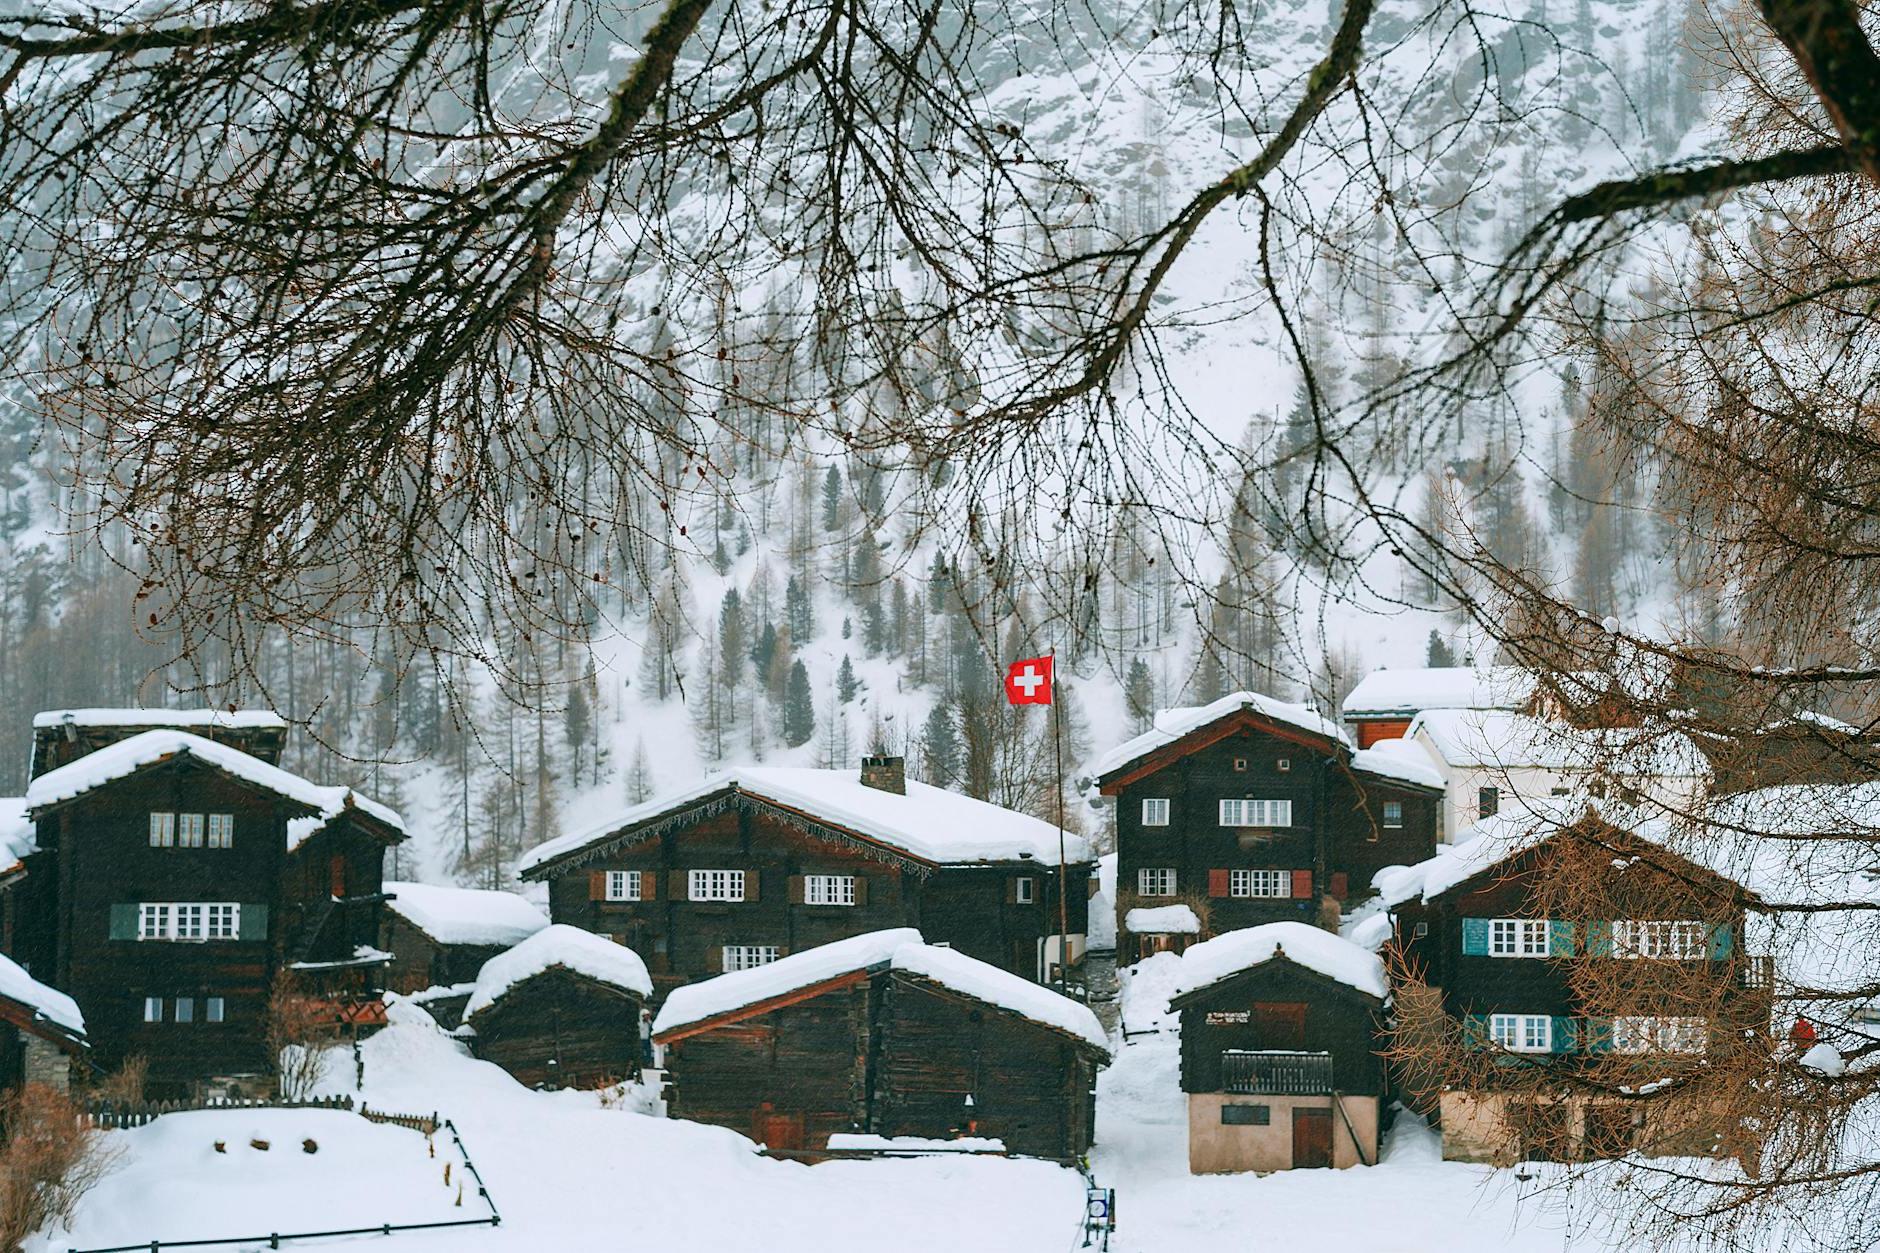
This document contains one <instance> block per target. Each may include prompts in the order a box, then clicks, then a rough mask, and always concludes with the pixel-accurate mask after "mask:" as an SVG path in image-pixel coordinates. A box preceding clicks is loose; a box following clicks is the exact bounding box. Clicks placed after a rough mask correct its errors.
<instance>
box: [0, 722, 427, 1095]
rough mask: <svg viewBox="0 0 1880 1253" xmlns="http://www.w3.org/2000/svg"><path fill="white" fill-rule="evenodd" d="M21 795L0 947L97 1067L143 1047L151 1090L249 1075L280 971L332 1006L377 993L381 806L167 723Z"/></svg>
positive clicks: (387, 823) (386, 825)
mask: <svg viewBox="0 0 1880 1253" xmlns="http://www.w3.org/2000/svg"><path fill="white" fill-rule="evenodd" d="M26 804H27V809H28V813H29V815H30V817H31V819H32V821H33V825H34V851H32V852H30V853H29V854H28V855H27V856H26V857H25V859H24V861H25V874H24V876H23V877H22V878H20V879H19V880H18V882H16V883H15V884H13V885H12V886H11V887H9V888H7V889H6V892H7V894H8V896H9V898H10V899H9V901H8V908H9V912H11V913H13V915H14V918H13V925H12V928H11V936H10V940H11V953H12V956H13V957H14V958H15V959H16V960H17V961H19V962H20V964H21V965H23V966H25V967H26V968H27V969H28V970H30V971H31V972H32V973H33V974H34V976H35V977H39V978H44V979H48V980H49V981H51V982H53V983H54V984H56V985H57V986H59V987H61V988H64V989H65V990H66V991H67V992H68V993H69V994H70V995H71V996H72V997H73V998H74V999H75V1000H76V1001H77V1002H78V1004H79V1005H80V1006H81V1007H82V1009H83V1011H84V1014H85V1018H86V1022H87V1024H88V1026H89V1031H90V1040H91V1044H92V1050H93V1060H94V1063H95V1064H96V1065H97V1066H98V1067H100V1068H101V1069H104V1070H111V1069H114V1068H115V1067H116V1066H117V1065H118V1064H119V1063H120V1062H121V1061H123V1059H124V1058H126V1057H128V1056H130V1055H132V1054H137V1055H141V1056H143V1057H145V1058H147V1059H148V1061H149V1065H150V1069H149V1076H150V1086H151V1090H152V1092H153V1093H154V1094H166V1093H167V1094H175V1093H179V1092H182V1091H184V1090H187V1089H190V1088H193V1087H198V1086H203V1085H208V1086H212V1087H216V1088H221V1089H223V1090H226V1089H227V1086H228V1085H229V1084H230V1083H236V1084H239V1085H240V1086H242V1087H244V1088H248V1087H253V1086H259V1079H258V1077H259V1076H264V1075H266V1074H267V1073H269V1072H270V1071H271V1069H272V1067H271V1064H270V1059H269V1057H268V1056H267V1052H266V1049H265V1047H264V1044H263V1039H264V1032H265V1017H266V1008H267V1001H268V996H269V992H270V988H271V986H272V983H273V980H274V978H275V976H276V975H277V973H278V972H280V971H281V970H283V969H284V968H292V969H296V970H298V971H299V972H300V974H301V976H302V983H303V985H304V986H305V987H307V988H309V989H310V990H312V991H314V992H316V993H318V994H321V995H324V996H327V997H328V998H330V999H331V1001H332V1002H333V1004H334V1008H335V1013H336V1015H344V1014H352V1015H355V1016H357V1015H358V1014H359V1013H361V1012H362V1011H361V1010H360V1009H359V1007H360V1006H370V1005H372V1004H376V1001H377V996H378V988H379V981H378V975H379V972H380V971H381V970H382V968H383V966H384V964H385V961H386V955H385V954H383V953H382V952H380V951H379V950H377V949H376V948H375V947H374V945H375V944H376V942H377V937H378V909H379V906H380V903H381V901H382V900H383V894H382V892H381V886H382V873H383V872H382V864H383V860H384V851H385V849H386V847H387V846H388V845H390V844H392V843H394V842H396V841H398V840H401V839H403V838H404V832H403V827H402V824H401V822H400V820H399V818H398V815H397V814H395V813H393V812H392V811H390V810H388V809H386V808H384V807H383V806H380V805H377V804H375V803H373V802H371V801H369V800H366V799H365V798H363V797H360V796H358V795H357V794H356V793H354V792H352V791H350V790H349V789H347V788H344V787H322V786H319V785H315V784H312V783H310V782H308V781H307V780H305V779H302V778H300V777H299V776H297V775H294V774H291V773H289V772H287V771H285V770H282V769H280V768H279V767H277V766H273V765H270V764H268V763H267V762H265V761H263V760H261V759H260V758H257V757H253V756H250V755H249V754H247V753H245V752H242V751H240V750H239V749H236V748H233V747H231V746H229V745H227V744H224V743H220V742H217V741H214V740H209V739H205V738H203V737H201V736H198V735H195V734H194V733H192V732H189V731H180V730H165V729H159V730H146V731H141V732H138V733H137V734H135V735H132V736H130V737H128V738H125V739H122V740H119V741H116V742H113V743H108V744H105V745H104V746H102V747H99V748H96V749H95V750H93V751H92V752H89V753H87V754H85V755H84V756H80V757H76V758H74V759H72V760H70V761H68V762H67V763H66V764H64V765H62V766H59V767H56V768H54V769H51V770H49V771H47V772H46V773H44V774H41V775H39V776H37V777H36V778H34V779H33V781H32V782H31V784H30V785H29V787H28V790H27V795H26Z"/></svg>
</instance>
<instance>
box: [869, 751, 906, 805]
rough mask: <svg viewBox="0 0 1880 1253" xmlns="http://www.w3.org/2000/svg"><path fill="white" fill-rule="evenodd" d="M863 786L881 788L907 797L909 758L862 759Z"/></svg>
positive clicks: (883, 757)
mask: <svg viewBox="0 0 1880 1253" xmlns="http://www.w3.org/2000/svg"><path fill="white" fill-rule="evenodd" d="M862 786H863V787H872V788H880V789H881V790H882V791H884V792H893V793H894V794H895V795H896V796H906V795H907V758H905V757H886V756H869V757H864V758H862Z"/></svg>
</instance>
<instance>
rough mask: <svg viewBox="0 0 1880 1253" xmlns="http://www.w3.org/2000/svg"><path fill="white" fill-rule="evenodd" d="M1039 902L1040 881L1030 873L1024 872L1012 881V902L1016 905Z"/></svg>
mask: <svg viewBox="0 0 1880 1253" xmlns="http://www.w3.org/2000/svg"><path fill="white" fill-rule="evenodd" d="M1037 902H1038V882H1037V880H1035V879H1033V878H1032V877H1031V876H1030V875H1028V874H1022V875H1020V876H1018V878H1016V879H1014V880H1013V881H1012V903H1013V904H1015V905H1035V904H1037Z"/></svg>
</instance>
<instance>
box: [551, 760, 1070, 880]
mask: <svg viewBox="0 0 1880 1253" xmlns="http://www.w3.org/2000/svg"><path fill="white" fill-rule="evenodd" d="M733 792H735V793H738V794H741V795H744V796H748V797H751V798H754V799H756V800H759V801H763V802H767V803H769V804H771V805H774V806H777V807H779V808H781V809H786V810H794V811H796V812H797V813H801V814H803V815H806V816H807V817H810V818H812V819H814V820H816V821H817V822H820V823H822V824H824V825H825V826H830V827H835V828H838V829H840V830H843V831H848V832H851V833H853V834H854V835H856V836H859V837H861V838H862V839H864V840H868V841H870V842H872V843H876V844H883V845H887V846H889V847H891V848H894V849H897V850H899V851H900V852H902V853H905V854H907V855H909V856H911V857H913V858H916V859H917V860H920V861H924V862H929V863H932V864H934V865H946V866H951V865H970V864H974V863H979V862H1003V861H1019V860H1025V859H1029V860H1032V861H1036V862H1040V863H1044V864H1049V865H1056V864H1057V860H1058V829H1057V828H1056V827H1055V826H1053V825H1052V824H1050V823H1048V822H1045V821H1043V820H1041V819H1038V818H1033V817H1032V816H1031V815H1030V814H1021V813H1018V812H1016V811H1015V810H1010V809H1005V808H1002V807H1000V806H998V805H994V804H991V803H989V802H987V801H982V800H975V799H973V798H972V797H970V796H962V795H961V794H960V793H958V792H949V791H947V790H946V789H945V788H937V787H930V786H929V785H927V784H925V783H916V782H914V781H912V780H909V781H908V784H907V793H906V795H902V794H900V793H898V792H888V791H884V790H882V789H881V788H875V787H869V786H868V785H867V784H865V783H863V782H862V781H861V778H860V776H859V775H858V774H856V773H855V772H854V771H849V770H813V769H809V768H806V767H790V766H735V767H732V768H730V769H727V770H719V771H714V772H713V773H711V774H708V775H706V776H705V777H704V778H703V779H700V780H699V781H698V782H697V783H695V784H693V785H691V786H690V787H686V788H681V789H678V790H676V791H671V792H666V793H663V794H661V795H659V796H655V797H654V798H652V799H651V800H649V801H646V802H645V803H643V804H640V805H635V806H633V807H632V808H631V809H628V810H626V811H624V812H622V813H620V814H617V815H615V816H614V817H613V818H610V819H609V820H608V821H607V822H605V823H603V824H601V825H600V826H598V827H593V828H590V829H589V830H587V831H582V832H579V833H577V834H574V835H565V836H562V837H561V838H559V839H554V840H550V841H548V842H547V843H545V844H540V845H537V846H536V847H535V848H533V849H531V850H530V851H529V852H528V853H527V854H526V855H525V856H524V857H523V859H522V865H521V867H520V869H521V871H522V872H523V873H525V874H526V873H527V872H528V871H530V870H532V869H534V868H536V867H538V866H542V865H546V864H547V863H549V862H551V861H555V860H557V859H558V858H561V857H565V856H567V855H568V854H570V853H575V852H579V851H581V850H583V849H585V848H587V847H589V846H590V845H595V844H600V843H604V842H606V841H608V840H611V839H614V838H615V837H618V836H622V835H626V834H629V833H631V832H632V831H633V829H634V828H636V827H639V826H641V825H643V824H646V823H649V822H652V821H654V820H655V819H659V818H664V817H668V816H671V815H673V814H676V813H680V812H683V811H685V810H687V809H689V808H691V807H692V806H693V805H695V804H698V803H699V802H701V801H705V800H707V799H710V798H712V797H715V796H718V795H719V794H721V793H724V794H729V793H733ZM1063 839H1064V856H1065V857H1066V858H1067V859H1068V860H1069V861H1070V862H1071V863H1072V864H1082V863H1085V862H1088V861H1089V860H1090V845H1089V843H1088V842H1087V841H1086V840H1085V839H1084V837H1083V836H1081V835H1077V834H1075V833H1069V832H1067V833H1065V835H1064V837H1063Z"/></svg>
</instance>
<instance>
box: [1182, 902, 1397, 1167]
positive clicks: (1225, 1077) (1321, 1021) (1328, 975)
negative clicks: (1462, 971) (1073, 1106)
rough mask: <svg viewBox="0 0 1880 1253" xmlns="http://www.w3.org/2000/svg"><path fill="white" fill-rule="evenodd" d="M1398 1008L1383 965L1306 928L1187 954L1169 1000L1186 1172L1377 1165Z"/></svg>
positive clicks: (1257, 930) (1225, 941) (1216, 943)
mask: <svg viewBox="0 0 1880 1253" xmlns="http://www.w3.org/2000/svg"><path fill="white" fill-rule="evenodd" d="M1389 1002H1390V986H1389V983H1388V981H1387V980H1386V977H1385V971H1384V963H1383V961H1382V960H1381V959H1380V958H1379V957H1378V955H1377V954H1376V953H1373V952H1371V951H1370V950H1369V949H1365V948H1361V947H1359V946H1358V945H1356V944H1354V943H1352V942H1351V941H1350V940H1346V939H1341V938H1340V937H1338V936H1336V935H1333V934H1332V933H1330V932H1329V931H1321V930H1319V929H1318V928H1317V927H1309V926H1306V925H1305V924H1303V923H1297V922H1271V923H1266V924H1265V925H1263V926H1258V927H1249V928H1246V929H1244V930H1241V931H1229V932H1228V933H1226V934H1225V935H1218V936H1215V937H1214V938H1213V939H1211V940H1207V941H1204V942H1203V943H1201V944H1197V945H1195V946H1194V947H1193V948H1191V949H1189V950H1188V951H1187V953H1185V954H1184V955H1183V957H1182V964H1181V973H1180V976H1179V979H1178V981H1177V983H1176V985H1175V988H1174V992H1173V995H1172V996H1171V997H1170V999H1169V1007H1170V1008H1171V1009H1173V1010H1175V1011H1176V1012H1177V1013H1179V1014H1180V1015H1181V1048H1182V1063H1181V1086H1182V1091H1183V1092H1185V1093H1187V1094H1188V1168H1189V1170H1191V1171H1192V1172H1194V1173H1195V1174H1198V1175H1201V1174H1214V1173H1219V1172H1224V1171H1243V1170H1257V1171H1268V1170H1289V1169H1294V1168H1298V1167H1313V1166H1321V1167H1322V1166H1339V1167H1344V1166H1359V1165H1363V1166H1374V1165H1376V1164H1377V1153H1378V1145H1379V1142H1380V1137H1381V1135H1382V1132H1383V1120H1384V1114H1385V1110H1386V1108H1387V1106H1388V1101H1387V1097H1388V1093H1389V1081H1388V1079H1387V1076H1386V1074H1385V1070H1384V1063H1383V1061H1382V1059H1381V1058H1380V1057H1379V1056H1378V1053H1377V1048H1378V1043H1379V1037H1380V1035H1381V1032H1382V1031H1383V1028H1384V1025H1385V1023H1384V1014H1385V1011H1386V1008H1387V1006H1388V1005H1389Z"/></svg>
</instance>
